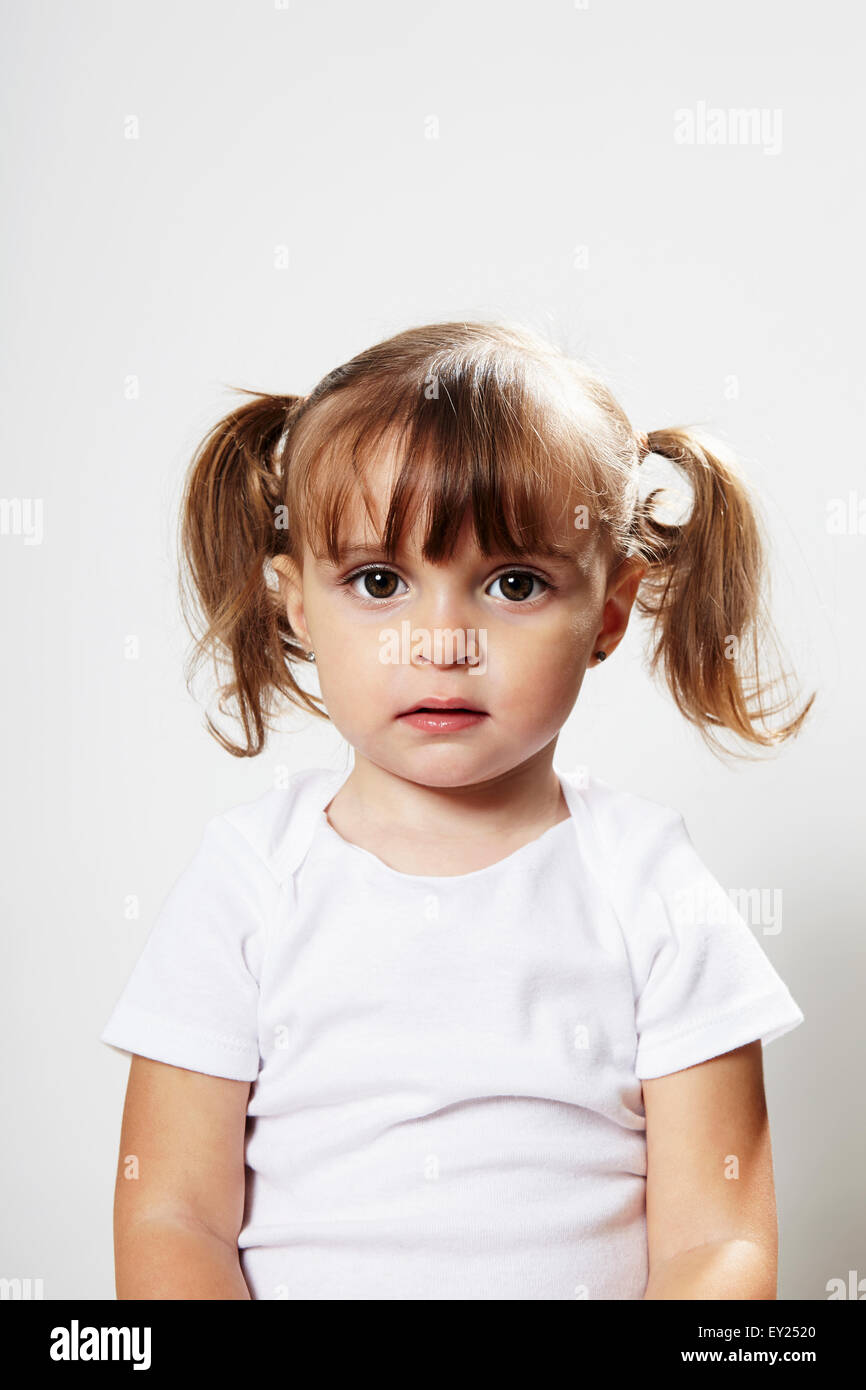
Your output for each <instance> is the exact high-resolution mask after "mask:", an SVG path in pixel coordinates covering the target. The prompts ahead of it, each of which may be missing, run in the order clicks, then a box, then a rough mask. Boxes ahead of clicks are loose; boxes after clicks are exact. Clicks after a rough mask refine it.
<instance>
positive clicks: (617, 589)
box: [590, 557, 649, 666]
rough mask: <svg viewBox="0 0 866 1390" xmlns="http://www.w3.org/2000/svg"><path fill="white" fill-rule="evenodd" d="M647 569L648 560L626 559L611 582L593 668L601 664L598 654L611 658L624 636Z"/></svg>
mask: <svg viewBox="0 0 866 1390" xmlns="http://www.w3.org/2000/svg"><path fill="white" fill-rule="evenodd" d="M648 568H649V566H648V565H647V563H646V561H645V560H641V559H639V558H637V557H632V558H631V559H628V558H626V559H624V560H623V561H622V562H621V563H620V564H619V565H617V567H616V569H615V570H614V572H613V574H612V575H611V577H610V579H609V580H608V586H607V594H606V596H605V601H604V609H603V612H602V625H601V627H600V628H599V630H598V632H597V633H596V635H595V641H594V642H593V647H592V651H593V655H592V657H591V659H590V665H591V666H597V665H598V664H599V663H598V661H597V660H596V658H595V653H596V652H597V651H603V652H604V653H605V656H610V654H611V652H613V651H615V650H616V648H617V647H618V646H619V644H620V642H621V641H622V639H623V637H624V636H625V630H626V628H627V627H628V620H629V617H630V616H631V610H632V605H633V604H634V601H635V598H636V597H637V591H638V589H639V587H640V582H641V580H642V579H643V577H644V575H645V574H646V572H647V569H648Z"/></svg>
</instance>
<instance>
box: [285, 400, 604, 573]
mask: <svg viewBox="0 0 866 1390" xmlns="http://www.w3.org/2000/svg"><path fill="white" fill-rule="evenodd" d="M500 450H501V452H500ZM311 463H312V467H311V469H310V470H309V471H308V472H307V475H306V476H307V479H308V482H309V483H310V484H311V487H312V490H311V491H309V492H307V494H306V497H305V499H301V500H302V501H303V505H302V506H301V507H300V508H299V515H300V516H301V517H302V518H303V520H302V524H301V528H300V529H301V530H303V532H304V533H305V534H304V541H305V550H307V551H309V552H310V554H311V556H312V557H313V559H314V560H316V561H317V562H320V563H321V562H326V563H327V564H328V565H329V566H334V565H338V564H339V565H343V564H344V563H347V562H349V563H351V562H353V561H355V560H361V561H363V560H364V559H368V558H371V555H370V553H369V552H371V551H375V555H373V556H372V558H374V559H378V560H379V561H380V562H384V561H385V560H386V559H392V560H396V559H397V558H398V557H402V558H405V559H409V558H411V559H415V558H417V557H418V556H422V555H423V556H424V557H425V558H429V559H430V560H431V561H433V562H435V563H440V564H442V563H449V562H451V563H454V562H458V561H459V562H460V563H464V562H466V563H468V562H471V561H472V560H473V559H474V558H475V557H477V556H480V555H483V556H485V557H487V558H491V557H494V558H500V557H502V558H505V559H508V558H514V559H517V558H520V557H523V558H525V559H528V558H530V557H534V558H535V557H537V558H538V559H539V561H541V560H544V559H546V560H547V561H548V562H549V563H557V564H571V565H577V567H578V568H579V569H587V568H589V567H590V566H591V564H592V563H593V560H594V557H595V555H596V554H597V553H598V550H599V546H600V545H603V543H604V536H603V534H602V528H600V527H599V526H598V525H597V524H596V523H595V520H594V519H593V518H592V517H591V515H590V510H589V509H588V508H587V506H586V505H585V502H586V493H585V492H582V491H581V489H580V485H579V482H578V479H577V477H576V470H575V469H574V468H573V467H572V466H571V465H569V466H566V465H564V464H563V463H562V460H561V458H560V460H559V461H558V462H556V461H551V459H550V457H549V456H548V457H547V458H545V459H543V462H542V464H539V461H538V459H537V458H533V457H532V456H531V455H526V454H525V453H524V452H523V450H522V448H520V446H519V444H518V443H516V441H515V439H514V438H513V437H511V438H508V439H506V440H505V441H503V442H501V443H500V445H499V447H498V448H495V447H493V445H492V444H491V443H490V442H489V441H482V442H481V444H480V445H478V446H477V447H473V445H472V444H468V441H467V440H466V438H465V436H464V437H461V438H459V439H458V440H457V441H453V442H452V443H451V446H450V447H449V444H448V442H447V441H444V440H440V439H438V437H436V436H435V435H434V436H433V437H429V436H424V435H422V436H421V438H420V441H419V439H418V438H416V437H414V436H413V437H412V439H411V442H410V443H407V433H406V431H405V429H401V428H400V427H399V426H395V425H393V424H391V425H388V426H386V427H384V428H382V429H380V430H378V431H377V432H375V433H374V434H373V435H372V437H370V436H367V437H366V438H364V440H363V442H362V443H361V444H360V445H359V441H358V440H357V439H354V440H353V439H352V437H351V435H350V434H341V433H340V432H337V434H336V436H332V444H331V447H330V449H329V451H327V452H323V453H322V454H320V455H318V457H317V458H316V457H314V459H313V460H311ZM544 465H547V466H544ZM389 522H390V527H391V533H390V538H391V545H390V547H388V546H387V545H386V539H387V537H386V527H387V526H388V524H389Z"/></svg>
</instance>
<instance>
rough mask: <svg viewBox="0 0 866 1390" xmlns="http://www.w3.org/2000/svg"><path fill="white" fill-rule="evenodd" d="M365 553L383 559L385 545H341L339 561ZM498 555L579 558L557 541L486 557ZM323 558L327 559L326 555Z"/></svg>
mask: <svg viewBox="0 0 866 1390" xmlns="http://www.w3.org/2000/svg"><path fill="white" fill-rule="evenodd" d="M402 550H403V546H402V545H398V547H397V552H396V553H397V554H398V555H399V554H400V553H401V552H402ZM365 555H367V556H375V558H376V559H378V560H381V559H382V556H383V555H384V547H383V546H381V545H372V544H361V543H360V542H354V543H353V544H352V545H346V546H341V547H340V556H341V559H340V561H339V563H340V564H344V563H346V562H347V561H351V560H353V559H361V558H362V557H363V556H365ZM497 555H498V556H499V557H501V558H505V559H507V558H512V559H514V560H516V561H517V562H518V563H519V561H520V560H521V559H527V560H528V559H530V558H531V557H532V556H533V555H537V556H543V557H547V558H549V559H551V560H572V561H573V560H576V559H577V558H578V557H577V555H576V554H575V551H574V548H573V547H572V546H568V545H564V544H562V543H561V542H557V541H546V542H541V543H539V544H538V545H536V546H533V548H532V549H531V550H530V551H529V552H528V554H527V555H526V556H520V555H518V554H517V552H516V551H506V550H501V551H498V552H497V551H494V552H493V554H492V555H491V556H487V557H485V558H487V559H490V560H495V559H496V558H497ZM322 558H323V559H325V557H322ZM325 562H326V563H328V564H331V563H332V562H331V561H330V560H325Z"/></svg>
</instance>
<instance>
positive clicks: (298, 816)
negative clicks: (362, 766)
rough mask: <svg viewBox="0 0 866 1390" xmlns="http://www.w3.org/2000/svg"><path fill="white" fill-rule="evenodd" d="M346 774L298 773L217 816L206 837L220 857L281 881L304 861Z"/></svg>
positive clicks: (312, 770)
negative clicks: (324, 810)
mask: <svg viewBox="0 0 866 1390" xmlns="http://www.w3.org/2000/svg"><path fill="white" fill-rule="evenodd" d="M345 775H346V774H345V773H342V772H334V771H332V770H331V769H328V768H302V769H300V770H299V771H297V772H293V773H291V774H290V775H289V776H288V777H287V778H286V779H285V781H284V783H283V784H281V785H280V786H277V787H270V788H269V789H268V790H267V791H266V792H263V793H262V794H261V795H260V796H257V797H254V798H253V799H252V800H250V801H242V802H239V803H237V804H236V805H234V806H230V807H228V808H227V809H226V810H224V811H221V812H219V813H218V814H217V815H215V816H213V817H211V819H210V820H209V821H208V823H207V825H206V827H205V835H204V838H205V840H206V841H209V842H210V843H211V845H212V846H213V848H214V850H215V851H216V852H217V853H220V852H224V853H226V854H228V855H229V856H231V857H232V859H233V860H236V861H244V862H246V863H247V864H248V865H249V866H250V867H253V866H255V867H256V868H257V869H258V870H259V871H261V872H264V873H266V874H267V875H268V876H269V877H271V878H273V879H274V880H276V881H277V882H278V883H281V882H282V881H283V880H284V879H285V878H286V877H287V876H288V875H289V874H290V873H291V872H292V871H293V869H294V868H295V867H296V866H297V864H298V863H299V862H300V860H301V859H302V858H303V855H304V853H305V852H306V848H307V845H308V843H309V840H310V837H311V835H312V830H313V827H314V824H315V820H316V817H317V815H318V813H319V811H320V810H321V809H322V808H323V807H324V806H325V805H326V804H327V801H328V800H329V797H330V795H331V794H332V788H336V786H337V785H339V782H340V781H342V780H343V778H344V777H345Z"/></svg>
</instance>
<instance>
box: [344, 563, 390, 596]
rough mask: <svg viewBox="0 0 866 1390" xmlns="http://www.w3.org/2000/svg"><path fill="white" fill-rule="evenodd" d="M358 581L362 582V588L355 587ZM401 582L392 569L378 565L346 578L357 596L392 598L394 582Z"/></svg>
mask: <svg viewBox="0 0 866 1390" xmlns="http://www.w3.org/2000/svg"><path fill="white" fill-rule="evenodd" d="M359 582H362V583H363V586H364V587H363V590H359V589H357V588H356V587H355V586H356V585H357V584H358V583H359ZM402 582H403V581H402V579H400V576H399V575H398V574H395V573H394V571H393V570H389V569H385V568H383V567H382V566H379V565H375V566H372V567H371V568H370V569H366V570H360V571H359V572H358V573H357V574H354V575H352V576H351V578H350V579H347V580H346V583H347V584H348V585H349V586H350V588H351V590H352V592H353V593H354V594H357V595H358V597H359V598H393V597H394V593H395V584H397V583H399V584H402Z"/></svg>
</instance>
